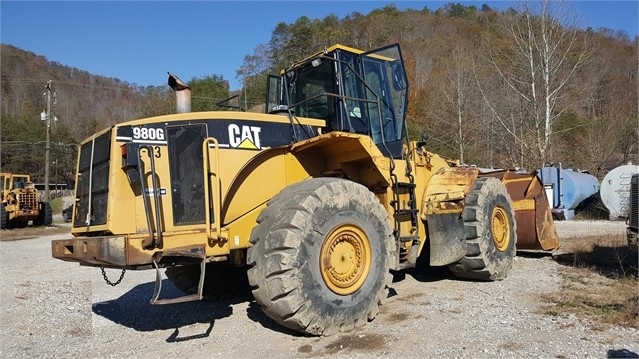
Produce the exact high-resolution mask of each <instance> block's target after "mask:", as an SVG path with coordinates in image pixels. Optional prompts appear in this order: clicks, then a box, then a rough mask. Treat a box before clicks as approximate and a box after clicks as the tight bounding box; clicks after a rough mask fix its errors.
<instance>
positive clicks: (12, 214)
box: [0, 173, 53, 229]
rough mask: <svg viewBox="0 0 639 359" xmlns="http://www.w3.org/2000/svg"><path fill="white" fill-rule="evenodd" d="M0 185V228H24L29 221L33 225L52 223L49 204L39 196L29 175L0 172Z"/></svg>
mask: <svg viewBox="0 0 639 359" xmlns="http://www.w3.org/2000/svg"><path fill="white" fill-rule="evenodd" d="M0 185H1V186H2V189H1V190H0V202H1V203H0V229H5V228H24V227H26V226H27V225H28V224H29V221H31V223H32V224H33V225H34V226H43V225H46V226H49V225H51V224H52V223H53V213H52V211H51V205H50V204H49V202H44V201H43V200H42V199H41V198H40V197H41V195H40V192H38V190H37V189H36V188H35V185H34V183H33V182H31V176H29V175H25V174H16V173H0Z"/></svg>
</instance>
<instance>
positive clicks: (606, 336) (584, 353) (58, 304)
mask: <svg viewBox="0 0 639 359" xmlns="http://www.w3.org/2000/svg"><path fill="white" fill-rule="evenodd" d="M566 223H568V221H566V222H558V223H557V232H558V234H559V235H560V238H566V237H568V236H576V235H578V234H579V233H582V232H587V233H588V234H592V233H594V232H596V231H601V233H603V234H605V233H610V232H611V231H621V230H625V226H623V223H618V222H601V223H596V222H593V223H590V222H589V223H588V224H587V225H584V224H583V223H581V224H579V225H573V224H566ZM67 236H68V235H51V236H46V237H41V238H36V239H27V240H20V241H9V242H3V241H0V258H1V259H2V260H1V263H0V269H1V270H2V272H3V274H4V280H3V281H2V283H1V284H0V292H1V293H2V294H1V295H2V296H1V297H0V300H2V313H1V317H0V318H1V322H2V327H3V330H2V332H1V334H0V357H2V358H65V357H67V358H70V357H74V358H148V357H170V358H196V359H197V358H216V357H220V358H265V357H266V358H318V357H328V356H330V357H334V358H371V357H393V358H416V357H428V358H432V357H445V358H607V357H637V353H639V331H637V330H636V329H628V328H623V327H611V328H609V329H607V330H597V331H595V330H592V329H590V327H591V325H590V324H592V323H591V322H589V321H588V320H584V319H579V318H577V317H573V316H569V317H553V316H549V315H544V314H540V313H541V312H540V308H541V307H542V306H543V304H544V303H542V301H541V300H540V295H542V294H543V293H548V292H552V291H556V290H558V288H559V285H560V282H561V276H560V275H559V274H558V269H559V267H560V266H561V265H559V264H557V263H556V262H555V261H553V260H552V257H551V256H550V255H548V254H540V253H528V254H525V253H520V255H519V256H518V257H516V258H515V262H514V265H513V269H512V272H511V274H510V275H509V276H508V277H507V278H506V279H505V280H503V281H499V282H490V283H480V282H470V281H461V280H457V279H455V278H453V277H452V276H451V274H450V273H449V272H448V270H446V269H442V268H430V269H428V270H426V271H423V270H422V271H417V270H413V271H409V272H406V274H405V275H404V276H397V277H396V280H395V283H394V285H393V288H392V291H391V296H390V297H389V298H388V300H387V302H386V304H385V305H384V306H383V307H382V309H381V311H380V314H379V315H378V317H377V318H376V319H375V320H374V321H372V322H370V323H368V325H366V326H364V327H363V328H359V329H356V330H354V331H352V332H349V333H347V334H340V335H335V336H331V337H321V338H317V337H308V336H303V335H300V334H298V333H295V332H291V331H289V330H287V329H285V328H282V327H280V326H278V325H277V324H275V323H274V322H272V321H271V320H270V319H268V318H267V317H266V316H265V315H264V314H263V313H262V312H261V309H259V307H258V306H257V305H256V304H255V302H254V301H253V300H252V299H251V298H250V297H247V298H243V299H239V300H236V301H225V302H205V301H202V302H191V303H183V304H174V305H164V306H152V305H150V304H149V299H150V297H151V294H152V291H153V283H154V276H155V273H153V271H137V272H132V271H129V272H127V273H126V274H125V276H124V279H123V281H122V283H121V284H120V285H118V286H115V287H112V286H109V285H107V284H105V282H104V280H103V278H102V274H101V272H100V269H99V268H90V267H80V266H78V265H77V264H75V263H69V262H63V261H59V260H54V259H52V258H51V249H50V241H51V240H52V239H57V238H64V237H67ZM107 274H108V275H109V277H110V279H111V280H112V281H114V280H116V279H117V278H118V276H119V274H120V273H119V271H115V270H107ZM164 288H165V289H166V290H167V292H166V294H167V295H171V294H177V291H176V290H175V289H174V288H173V287H172V286H171V284H170V283H169V282H168V281H166V280H165V281H164Z"/></svg>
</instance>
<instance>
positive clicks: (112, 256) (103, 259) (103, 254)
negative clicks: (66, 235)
mask: <svg viewBox="0 0 639 359" xmlns="http://www.w3.org/2000/svg"><path fill="white" fill-rule="evenodd" d="M51 255H52V256H53V257H54V258H57V259H61V260H65V261H73V262H80V263H83V264H88V265H101V266H110V267H125V266H126V265H127V261H126V250H125V238H124V237H123V236H114V237H93V238H84V239H60V240H54V241H52V244H51Z"/></svg>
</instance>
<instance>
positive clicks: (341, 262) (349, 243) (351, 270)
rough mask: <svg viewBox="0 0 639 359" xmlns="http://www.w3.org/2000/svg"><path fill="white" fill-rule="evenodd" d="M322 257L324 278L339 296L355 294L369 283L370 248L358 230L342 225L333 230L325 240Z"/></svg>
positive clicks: (364, 235) (354, 227)
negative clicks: (365, 282) (367, 281)
mask: <svg viewBox="0 0 639 359" xmlns="http://www.w3.org/2000/svg"><path fill="white" fill-rule="evenodd" d="M320 255H321V257H320V271H321V273H322V279H324V283H326V285H327V286H328V288H330V290H332V291H333V292H335V293H336V294H340V295H348V294H352V293H354V292H355V291H357V290H358V289H359V288H360V287H361V286H362V284H364V281H366V278H367V277H368V272H369V271H370V267H371V245H370V242H369V241H368V237H367V236H366V234H365V233H364V231H362V230H361V229H360V228H359V227H357V226H355V225H352V224H343V225H340V226H338V227H336V228H335V229H333V231H331V233H330V234H329V235H328V237H327V238H326V240H324V243H323V244H322V250H321V253H320Z"/></svg>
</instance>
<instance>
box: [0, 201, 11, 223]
mask: <svg viewBox="0 0 639 359" xmlns="http://www.w3.org/2000/svg"><path fill="white" fill-rule="evenodd" d="M8 222H9V219H8V218H7V209H6V208H5V207H4V203H0V229H6V228H7V223H8Z"/></svg>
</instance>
